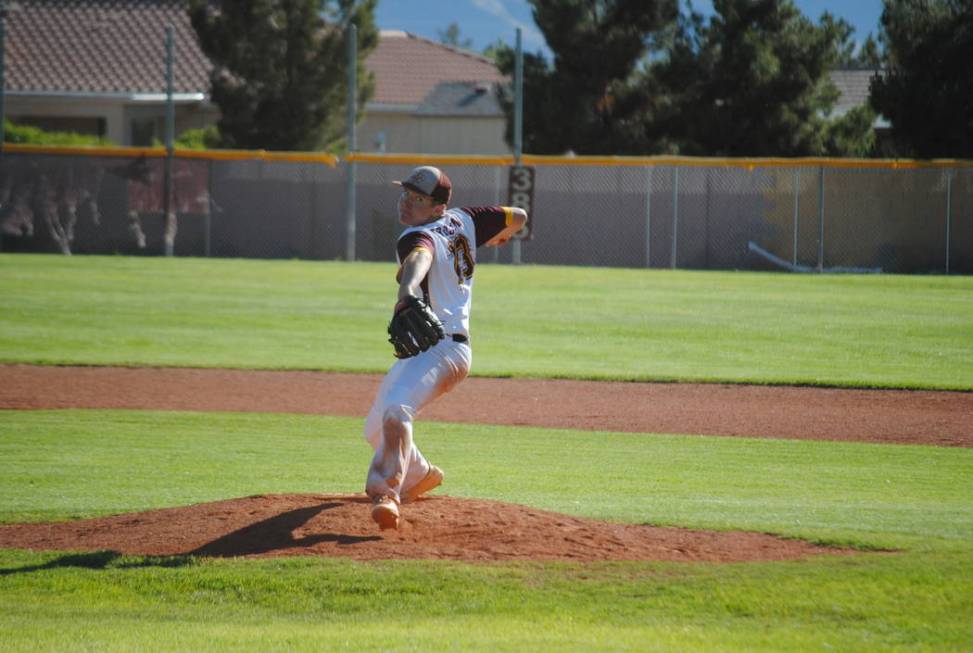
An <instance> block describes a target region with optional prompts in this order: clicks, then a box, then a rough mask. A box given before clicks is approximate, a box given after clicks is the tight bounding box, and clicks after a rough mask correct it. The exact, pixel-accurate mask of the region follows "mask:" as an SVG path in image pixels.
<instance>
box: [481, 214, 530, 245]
mask: <svg viewBox="0 0 973 653" xmlns="http://www.w3.org/2000/svg"><path fill="white" fill-rule="evenodd" d="M500 208H502V209H503V212H504V213H505V214H506V219H507V220H506V222H507V224H506V226H505V227H504V228H503V230H502V231H501V232H500V233H498V234H497V235H496V236H494V237H493V238H491V239H490V240H488V241H486V242H485V243H484V245H486V246H487V247H499V246H500V245H503V244H504V243H506V242H507V241H508V240H510V239H511V238H513V236H514V234H516V233H517V232H518V231H520V230H521V229H522V228H523V227H524V225H525V224H527V211H525V210H523V209H522V208H519V207H516V206H502V207H500Z"/></svg>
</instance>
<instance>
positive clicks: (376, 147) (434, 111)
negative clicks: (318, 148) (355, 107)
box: [358, 30, 511, 154]
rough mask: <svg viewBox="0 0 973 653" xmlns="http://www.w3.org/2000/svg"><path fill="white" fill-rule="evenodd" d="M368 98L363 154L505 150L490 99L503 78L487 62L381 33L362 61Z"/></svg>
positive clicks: (498, 114) (361, 130)
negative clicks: (371, 79)
mask: <svg viewBox="0 0 973 653" xmlns="http://www.w3.org/2000/svg"><path fill="white" fill-rule="evenodd" d="M365 67H366V68H367V69H368V70H369V71H371V72H372V73H373V74H374V75H375V95H374V97H372V99H371V100H370V101H369V102H368V104H366V106H365V116H364V119H363V120H362V122H361V124H360V125H359V127H358V149H359V150H360V151H363V152H419V153H440V154H509V153H510V151H511V150H510V147H509V146H508V145H507V144H506V143H505V142H504V129H505V127H506V120H505V118H504V115H503V111H502V109H501V108H500V104H499V102H498V100H497V87H498V85H501V84H504V83H506V81H507V80H506V79H505V78H504V77H503V76H502V75H501V74H500V71H499V70H497V68H496V66H494V65H493V62H491V61H490V60H489V59H487V58H485V57H482V56H480V55H477V54H475V53H473V52H468V51H466V50H461V49H459V48H454V47H452V46H449V45H444V44H442V43H436V42H434V41H429V40H427V39H424V38H421V37H418V36H415V35H413V34H408V33H406V32H400V31H393V30H382V31H381V33H380V34H379V41H378V46H377V47H376V48H375V50H373V51H372V52H371V53H370V54H369V56H368V57H367V59H366V61H365Z"/></svg>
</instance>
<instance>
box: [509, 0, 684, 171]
mask: <svg viewBox="0 0 973 653" xmlns="http://www.w3.org/2000/svg"><path fill="white" fill-rule="evenodd" d="M530 3H531V5H532V6H533V16H534V22H535V23H536V24H537V26H538V27H539V28H540V30H541V31H542V32H543V33H544V36H545V38H546V40H547V43H548V45H549V46H550V48H551V50H552V52H553V54H554V60H553V62H551V63H548V61H547V60H546V59H545V57H544V56H543V55H542V54H541V53H537V54H525V55H524V87H525V89H526V90H525V95H526V102H525V106H524V143H523V145H524V150H525V151H529V152H532V153H535V154H545V153H562V152H565V151H569V150H570V151H574V152H577V153H585V154H604V153H624V152H636V151H638V150H639V149H640V148H641V143H640V142H639V141H638V140H635V139H634V132H633V126H635V125H636V124H637V123H638V114H639V112H640V110H641V107H640V104H639V102H640V100H641V99H642V98H641V95H640V94H638V93H635V94H633V93H632V92H631V91H632V89H631V88H630V86H629V80H630V79H631V77H632V75H633V73H634V72H635V71H636V69H637V67H638V66H639V65H640V63H642V62H643V60H644V58H645V57H646V55H647V53H648V52H649V50H650V48H651V47H652V45H653V35H655V34H656V33H658V32H659V31H660V30H662V29H663V28H664V27H666V26H667V25H669V24H671V23H672V21H674V20H675V18H676V16H677V15H678V2H677V0H584V1H582V0H530ZM496 61H497V66H498V67H499V68H500V70H501V71H502V72H503V73H505V74H507V75H510V76H512V75H513V71H514V52H513V51H512V50H511V49H510V48H509V47H503V48H498V49H497V50H496ZM502 103H503V105H504V109H505V111H506V113H507V117H508V119H507V139H508V141H509V142H512V140H513V129H512V125H513V120H512V115H513V101H512V98H511V97H510V96H509V95H506V96H505V97H503V98H502Z"/></svg>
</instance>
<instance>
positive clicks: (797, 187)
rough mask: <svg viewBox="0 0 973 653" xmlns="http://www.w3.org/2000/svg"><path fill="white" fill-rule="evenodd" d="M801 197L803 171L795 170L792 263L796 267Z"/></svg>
mask: <svg viewBox="0 0 973 653" xmlns="http://www.w3.org/2000/svg"><path fill="white" fill-rule="evenodd" d="M800 195H801V169H800V168H794V260H793V261H791V263H793V264H794V265H797V220H798V214H799V211H800V202H801V200H800Z"/></svg>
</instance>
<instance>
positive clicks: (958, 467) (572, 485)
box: [0, 410, 973, 547]
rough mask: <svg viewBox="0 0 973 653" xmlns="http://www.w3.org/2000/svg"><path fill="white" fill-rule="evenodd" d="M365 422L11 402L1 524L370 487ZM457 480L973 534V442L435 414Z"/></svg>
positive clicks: (817, 535)
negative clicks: (650, 431) (809, 437)
mask: <svg viewBox="0 0 973 653" xmlns="http://www.w3.org/2000/svg"><path fill="white" fill-rule="evenodd" d="M361 426H362V424H361V420H359V419H350V418H334V417H321V416H308V415H277V414H273V415H269V414H240V413H232V414H229V413H228V414H222V413H177V412H151V411H146V412H141V411H76V410H67V411H30V412H15V411H4V412H0V432H2V433H3V434H4V435H3V437H2V438H0V521H3V522H20V521H41V520H61V519H68V518H79V517H91V516H97V515H105V514H114V513H123V512H133V511H141V510H146V509H149V508H160V507H171V506H183V505H190V504H194V503H200V502H206V501H215V500H219V499H226V498H234V497H243V496H250V495H253V494H262V493H287V492H313V493H322V492H323V493H328V492H359V491H361V489H362V487H363V484H364V477H365V472H366V470H367V466H368V462H369V460H370V458H371V449H370V448H369V447H368V445H367V444H366V443H365V442H364V440H363V438H362V437H361V433H360V432H361ZM416 438H417V442H418V443H419V444H420V446H421V447H422V449H423V452H424V453H425V454H426V455H427V456H428V457H429V458H430V459H431V460H433V461H435V462H436V463H437V464H439V465H441V466H442V467H444V468H445V469H446V471H447V482H446V484H445V485H444V487H443V488H442V492H443V493H446V494H449V495H452V496H461V497H464V496H465V497H479V498H489V499H496V500H501V501H507V502H512V503H518V504H523V505H529V506H533V507H535V508H542V509H546V510H552V511H556V512H562V513H567V514H572V515H578V516H583V517H591V518H596V519H606V520H613V521H620V522H630V523H647V524H665V525H676V526H684V527H693V528H712V529H744V530H754V531H765V532H772V533H778V534H782V535H786V536H794V537H802V538H805V539H811V540H817V541H827V542H839V543H846V544H852V545H857V546H865V547H917V546H922V547H925V546H932V545H933V544H934V543H935V542H940V543H941V544H943V545H947V544H948V543H949V542H953V543H958V542H969V541H970V540H973V484H971V483H970V480H969V479H970V478H973V450H968V449H945V448H938V447H922V446H899V445H897V446H885V445H873V444H856V443H845V442H841V443H835V442H812V441H794V440H765V439H745V438H719V437H704V436H674V435H644V434H631V433H605V432H587V431H570V430H558V429H539V428H517V427H498V426H478V425H470V424H449V423H426V424H422V425H421V426H420V427H419V428H418V429H417V431H416Z"/></svg>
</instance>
